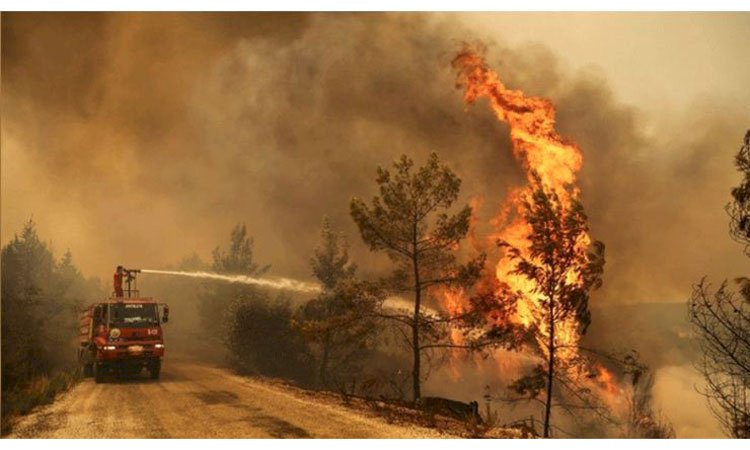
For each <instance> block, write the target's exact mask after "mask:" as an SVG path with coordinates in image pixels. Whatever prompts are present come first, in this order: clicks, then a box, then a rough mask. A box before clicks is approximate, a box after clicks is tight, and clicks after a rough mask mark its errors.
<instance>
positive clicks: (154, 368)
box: [148, 359, 161, 380]
mask: <svg viewBox="0 0 750 450" xmlns="http://www.w3.org/2000/svg"><path fill="white" fill-rule="evenodd" d="M148 371H149V372H150V373H151V379H152V380H158V379H159V374H160V373H161V360H159V359H157V360H156V361H153V362H151V364H149V365H148Z"/></svg>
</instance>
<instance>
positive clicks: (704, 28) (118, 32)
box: [2, 13, 750, 303]
mask: <svg viewBox="0 0 750 450" xmlns="http://www.w3.org/2000/svg"><path fill="white" fill-rule="evenodd" d="M474 40H481V41H483V42H485V43H487V44H488V45H489V50H488V60H489V62H490V63H491V64H492V65H493V67H494V68H496V69H497V70H498V72H499V73H500V75H501V77H502V78H503V80H504V81H505V82H506V84H507V85H509V86H510V87H513V88H518V89H522V90H524V91H525V92H527V93H528V94H530V95H542V96H547V97H549V98H551V99H552V100H553V101H554V102H555V103H556V105H557V107H558V119H559V120H558V122H559V131H560V132H561V134H562V135H564V136H567V137H569V138H571V139H573V140H575V141H576V142H577V143H578V144H579V145H580V147H581V149H582V151H583V154H584V168H583V170H582V172H581V175H580V181H581V187H582V189H583V199H584V203H585V207H586V209H587V212H588V215H589V217H590V219H591V232H592V235H593V236H594V237H595V238H597V239H600V240H602V241H604V242H605V244H606V245H607V267H606V271H605V278H604V287H603V289H602V290H601V291H599V292H598V293H597V294H596V301H597V302H612V303H628V302H642V301H649V302H653V301H657V302H658V301H663V302H674V301H680V302H682V301H685V299H686V297H687V295H688V293H689V291H690V285H691V284H692V283H694V282H696V281H697V280H698V279H699V278H700V277H701V276H703V275H704V274H707V275H709V276H711V277H712V278H713V279H715V280H717V281H718V280H719V279H720V278H725V277H734V276H736V275H739V274H743V273H746V272H747V270H746V269H747V260H746V259H745V258H744V257H743V256H742V252H741V248H740V247H739V246H738V245H737V244H735V243H733V242H732V241H731V240H730V239H729V237H728V234H727V217H726V214H725V213H724V211H723V208H724V205H725V204H726V202H727V201H728V199H729V195H728V193H729V190H730V189H731V187H732V186H733V185H735V184H737V182H738V180H739V176H738V174H737V173H736V172H735V171H734V168H733V165H732V157H733V155H734V154H735V153H736V152H737V150H738V149H739V146H740V143H741V140H742V137H743V136H744V132H745V130H746V129H747V128H750V109H748V105H749V104H750V86H748V81H747V80H750V59H749V58H747V48H746V45H744V43H746V42H750V15H749V14H668V15H661V14H542V13H529V14H521V13H502V14H462V15H450V14H355V15H349V14H3V15H2V92H3V95H2V112H3V115H2V242H3V243H6V242H7V241H8V240H10V239H12V237H13V235H14V233H15V232H17V231H18V230H19V229H20V228H21V227H22V224H23V222H24V221H26V220H28V218H29V217H33V218H34V220H35V221H36V222H37V224H38V228H39V230H40V233H41V235H42V236H43V237H45V238H47V239H50V240H51V241H52V243H53V246H54V249H55V250H56V251H57V253H58V254H60V253H61V252H62V251H64V250H65V249H66V248H70V249H71V251H72V252H73V256H74V259H75V260H76V262H77V263H78V264H79V265H80V266H81V267H82V269H83V270H84V272H85V273H86V274H87V275H95V276H100V277H102V278H105V277H108V276H109V274H110V273H111V271H112V269H113V268H114V266H115V265H117V264H120V263H122V264H124V265H126V266H132V267H135V266H140V267H148V268H162V267H165V266H167V265H170V264H174V263H176V262H177V261H178V260H180V259H181V258H182V257H183V256H186V255H188V254H190V253H192V252H193V251H197V252H198V254H199V255H201V257H203V258H204V259H206V260H208V259H209V258H210V252H211V250H212V249H213V248H214V247H215V246H216V245H217V244H220V243H223V242H225V241H226V240H227V239H228V235H229V231H230V230H231V228H232V226H233V225H234V224H236V223H238V222H245V223H246V224H247V227H248V230H249V232H250V233H251V234H252V235H253V236H254V238H255V244H256V256H257V259H258V261H259V262H260V263H263V264H265V263H268V264H271V265H272V270H271V273H272V274H275V275H279V276H290V277H301V278H308V279H309V278H310V274H309V272H310V271H309V268H308V260H309V257H310V254H311V252H312V248H313V247H314V246H315V243H316V240H317V238H318V230H319V227H320V224H321V222H322V219H323V216H324V215H328V216H330V218H331V219H332V222H333V224H334V226H336V227H338V228H340V229H342V230H343V231H344V232H345V233H346V234H347V235H348V236H349V241H350V242H351V243H352V246H353V256H354V257H355V258H356V259H357V260H358V263H359V266H360V267H362V270H363V271H365V272H368V273H376V272H377V270H378V268H379V267H382V264H383V261H382V259H377V260H376V259H373V258H372V257H371V254H370V253H369V252H368V250H367V249H366V248H365V246H364V245H363V244H362V243H361V240H360V239H359V236H358V235H357V230H356V227H355V226H354V224H353V222H352V221H351V219H350V218H349V216H348V202H349V199H350V198H351V197H352V196H353V195H358V196H362V197H366V198H369V197H370V196H371V195H373V194H374V193H375V183H374V178H375V168H376V167H377V165H379V164H389V163H390V162H391V161H392V160H393V159H394V158H396V157H397V156H398V155H400V154H402V153H406V154H408V155H411V156H413V157H414V158H415V159H416V160H417V161H420V162H421V161H423V160H424V158H425V157H426V155H427V154H428V153H429V152H431V151H435V152H437V153H438V154H439V155H440V156H441V158H443V159H444V160H446V161H447V162H448V163H449V164H450V165H451V166H452V167H453V168H454V169H455V170H456V172H457V173H458V174H459V176H460V177H461V178H462V179H463V181H464V183H463V192H462V201H464V202H465V201H468V199H469V198H470V197H473V196H482V197H483V198H484V203H483V209H482V210H481V211H480V216H481V217H482V218H483V221H482V223H485V224H486V223H487V220H488V219H489V218H490V217H492V216H494V215H495V213H496V212H497V211H498V202H499V201H500V200H501V199H502V198H503V195H504V193H505V192H506V190H507V189H508V187H510V186H513V185H515V184H517V183H520V182H522V180H523V175H522V172H521V171H520V170H519V168H518V166H517V164H516V162H515V161H514V160H513V158H512V156H511V153H510V148H509V145H510V144H509V139H508V129H507V127H506V126H505V125H504V124H500V123H498V122H497V121H496V120H495V119H494V117H493V116H492V115H491V113H490V112H489V110H488V108H487V107H486V104H483V103H481V104H478V105H475V106H473V107H471V108H468V109H467V108H466V106H465V105H464V104H463V102H462V95H461V92H460V91H458V90H456V89H455V86H454V81H455V74H454V73H453V71H452V69H451V66H450V61H451V59H452V57H453V55H454V54H455V52H456V51H457V50H458V49H459V48H460V44H461V42H463V41H474ZM482 230H484V231H488V227H487V226H485V227H484V228H482V227H481V226H480V231H482Z"/></svg>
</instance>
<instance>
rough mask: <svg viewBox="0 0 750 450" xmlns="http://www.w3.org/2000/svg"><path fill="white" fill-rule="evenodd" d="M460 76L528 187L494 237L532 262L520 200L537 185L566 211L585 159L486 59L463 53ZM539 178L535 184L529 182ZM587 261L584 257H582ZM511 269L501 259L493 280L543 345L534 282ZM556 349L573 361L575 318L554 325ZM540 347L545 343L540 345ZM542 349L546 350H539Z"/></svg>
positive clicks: (549, 110)
mask: <svg viewBox="0 0 750 450" xmlns="http://www.w3.org/2000/svg"><path fill="white" fill-rule="evenodd" d="M453 65H454V67H455V68H456V69H458V71H459V79H458V84H459V86H461V87H463V88H464V100H465V101H466V103H468V104H472V103H474V102H476V101H477V100H478V99H479V98H486V99H488V100H489V103H490V107H491V108H492V111H493V112H494V113H495V116H497V118H498V119H499V120H501V121H503V122H505V123H507V124H508V125H509V127H510V139H511V144H512V148H513V155H514V156H515V157H516V159H517V160H518V161H519V163H520V164H521V166H522V167H523V169H524V170H525V171H526V175H527V180H528V184H527V185H526V186H523V187H520V188H518V189H515V190H513V191H512V192H511V193H510V194H509V195H508V197H507V199H506V203H505V207H504V208H503V211H502V212H501V214H500V215H499V216H498V217H497V218H495V220H494V221H493V223H494V225H495V226H496V227H498V228H499V229H498V231H497V233H496V234H495V235H494V236H493V237H496V238H499V239H502V240H504V241H506V242H508V243H509V244H511V245H513V246H514V247H516V248H519V249H521V251H522V253H525V254H524V255H523V256H524V257H526V258H529V259H531V257H530V254H529V250H528V249H529V246H530V242H529V240H528V236H529V234H530V232H531V227H530V225H529V224H528V223H527V222H526V220H525V219H524V217H523V214H521V213H522V207H523V203H522V201H521V200H522V199H524V198H530V194H531V192H532V190H533V189H534V188H535V187H536V184H537V183H539V182H541V183H542V185H543V187H544V188H545V189H548V190H551V191H553V192H554V193H555V194H557V196H558V197H559V198H560V201H561V203H562V205H563V206H566V205H569V204H570V201H571V197H572V196H574V195H577V194H578V189H577V187H576V175H577V173H578V171H579V170H580V168H581V164H582V162H583V157H582V155H581V151H580V150H579V148H578V147H577V146H576V144H575V143H573V142H571V141H569V140H566V139H564V138H562V137H561V136H560V135H559V134H558V133H557V131H556V130H555V106H554V105H553V104H552V102H550V101H549V100H547V99H545V98H541V97H528V96H526V94H524V93H523V92H522V91H518V90H513V89H508V88H507V87H506V86H505V85H504V84H503V83H502V81H500V78H499V76H498V74H497V73H496V72H495V71H494V70H492V69H490V68H489V67H488V65H487V64H486V62H485V60H484V58H483V57H482V56H481V55H480V54H478V53H477V52H475V51H474V50H473V49H471V48H469V47H466V48H465V49H464V50H463V51H461V52H460V53H459V54H458V55H457V56H456V58H455V59H454V61H453ZM534 173H535V174H537V176H538V179H537V178H535V177H534V176H533V174H534ZM578 242H579V245H580V247H581V248H582V249H585V248H587V247H588V245H589V244H590V242H591V240H590V238H589V236H588V235H587V234H586V233H582V235H581V236H579V237H578ZM581 254H582V255H585V252H581ZM583 259H584V260H583V261H576V262H574V264H572V265H571V267H569V268H566V270H567V271H568V273H567V280H568V282H570V283H573V284H575V283H582V282H583V280H582V270H581V268H582V265H583V264H585V263H586V262H587V261H586V260H585V256H584V258H583ZM514 267H515V264H514V262H513V261H511V260H510V259H509V258H506V257H502V258H500V260H499V261H498V263H497V266H496V270H495V272H496V273H495V276H496V277H497V279H498V281H500V282H502V283H505V284H507V285H508V286H509V287H510V289H511V291H512V292H515V293H518V294H519V300H520V301H519V303H518V305H517V308H518V310H517V313H516V320H518V321H519V322H520V323H521V324H523V325H525V326H531V325H534V326H536V327H537V328H538V329H539V330H540V333H538V337H539V339H540V340H542V339H544V340H545V342H546V339H547V336H548V330H547V328H548V325H547V323H546V322H545V321H541V320H539V318H540V317H542V316H543V314H538V313H539V312H541V311H540V308H541V305H540V294H539V293H538V291H539V290H538V289H537V286H536V285H535V283H534V281H532V280H529V279H528V278H526V277H524V276H523V275H520V274H514V273H512V271H513V269H514ZM555 327H556V330H555V339H556V341H557V342H556V345H558V346H559V347H560V348H561V353H560V357H561V358H563V359H569V358H572V357H574V356H575V347H576V346H577V343H578V338H579V334H578V331H577V330H578V323H577V318H575V317H570V318H568V319H567V320H566V321H564V322H562V323H556V324H555ZM540 343H542V344H543V342H540ZM541 347H542V348H546V347H545V346H544V345H541Z"/></svg>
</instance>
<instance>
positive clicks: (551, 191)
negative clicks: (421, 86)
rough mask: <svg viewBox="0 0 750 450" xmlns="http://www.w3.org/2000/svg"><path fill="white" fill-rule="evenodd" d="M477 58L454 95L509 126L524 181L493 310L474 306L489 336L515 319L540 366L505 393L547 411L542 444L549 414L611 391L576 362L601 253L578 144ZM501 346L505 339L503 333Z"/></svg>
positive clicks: (465, 65)
mask: <svg viewBox="0 0 750 450" xmlns="http://www.w3.org/2000/svg"><path fill="white" fill-rule="evenodd" d="M482 50H483V49H482V48H477V47H476V46H473V47H472V46H468V45H467V46H465V47H464V49H463V50H462V51H461V52H459V53H458V55H457V56H456V57H455V58H454V60H453V67H454V68H455V69H456V70H457V72H458V79H457V87H460V88H463V89H464V100H465V101H466V102H467V103H469V104H472V103H474V102H476V101H477V100H478V99H480V98H486V99H487V100H488V101H489V105H490V107H491V109H492V111H493V112H494V114H495V116H496V117H497V118H498V119H499V120H500V121H502V122H505V123H507V124H508V125H509V127H510V139H511V144H512V149H513V154H514V156H515V157H516V159H517V160H518V161H519V162H520V163H521V165H522V167H523V168H524V170H525V172H526V179H527V185H526V186H523V187H520V188H517V189H515V190H513V191H511V192H510V194H509V195H508V198H507V202H506V205H505V208H504V209H503V212H502V213H501V215H500V217H498V218H497V219H496V220H495V223H499V224H501V225H500V226H499V229H498V230H497V232H496V234H495V236H497V237H498V239H497V243H498V245H499V246H500V248H501V249H502V250H503V255H502V257H501V258H500V260H499V261H498V263H497V266H496V270H495V273H494V274H492V276H493V277H494V278H495V280H492V281H493V283H494V284H495V285H496V286H497V287H496V289H495V291H494V293H493V296H492V297H493V298H494V308H493V305H492V300H491V301H490V302H489V304H488V301H487V298H486V296H484V297H482V298H480V303H481V305H480V306H481V308H482V309H485V310H488V311H489V312H488V313H487V314H486V318H487V320H486V322H487V324H489V328H490V332H489V333H488V334H487V335H492V333H493V332H492V330H495V329H507V328H508V324H507V323H504V320H505V317H507V312H508V311H514V313H513V314H512V315H511V316H510V320H511V321H512V322H514V324H515V325H517V326H519V327H520V328H522V329H523V330H525V332H524V333H515V334H516V335H518V336H521V337H523V338H526V340H527V345H526V347H527V348H529V349H530V350H531V351H532V352H534V353H536V355H537V356H539V357H540V360H541V362H540V363H539V364H538V365H537V366H535V367H534V368H533V370H532V372H531V373H530V374H528V375H526V376H524V377H522V378H520V379H519V380H517V381H516V382H514V383H513V384H512V386H511V388H512V389H513V390H514V391H515V392H516V393H518V394H522V395H523V396H524V397H526V398H531V399H534V400H537V401H540V402H541V403H542V404H543V405H544V421H543V422H544V436H545V437H548V436H550V425H551V414H552V409H553V406H560V407H563V408H565V409H567V410H568V411H572V410H573V409H579V408H582V407H586V408H590V409H593V410H595V411H598V412H602V411H603V410H604V409H605V408H604V407H603V405H601V403H600V402H599V401H598V400H597V398H596V396H595V395H594V392H595V389H593V388H594V387H597V385H598V387H602V388H605V389H606V388H608V387H610V380H609V379H610V378H611V375H610V374H609V373H608V372H606V371H605V369H604V367H602V366H601V365H599V364H596V363H594V362H593V361H590V360H589V359H588V358H585V357H584V356H582V355H581V353H580V347H579V340H580V337H581V336H582V335H583V334H584V333H585V332H586V328H587V327H588V324H589V323H590V320H591V318H590V314H589V309H588V301H589V293H590V291H591V290H593V289H596V288H597V287H599V285H600V284H601V276H602V272H603V267H604V245H603V244H602V243H601V242H592V240H591V238H590V237H589V233H588V231H589V230H588V223H587V218H586V215H585V213H584V210H583V206H582V204H581V201H580V193H579V189H578V188H577V186H576V176H577V173H578V171H579V170H580V168H581V165H582V162H583V157H582V155H581V152H580V150H579V148H578V147H577V146H576V144H575V143H573V142H571V141H570V140H568V139H565V138H563V137H561V136H560V135H559V134H558V133H557V131H556V130H555V107H554V105H553V104H552V103H551V102H550V101H549V100H547V99H545V98H541V97H529V96H526V95H525V94H524V93H523V92H521V91H518V90H512V89H509V88H507V87H506V86H505V85H504V84H503V83H502V82H501V81H500V78H499V76H498V74H497V73H496V72H495V71H494V70H492V69H491V68H490V67H489V66H488V65H487V63H486V61H485V59H484V57H483V56H482ZM493 283H488V284H489V285H492V284H493ZM475 303H476V301H475ZM508 304H512V305H513V306H512V307H509V306H508ZM488 306H489V308H488ZM493 311H497V312H498V313H497V314H493ZM498 318H500V319H501V320H498ZM500 336H501V337H502V338H503V339H507V333H500ZM592 380H593V381H592ZM558 387H559V389H558ZM558 391H565V392H564V393H565V394H566V395H565V397H566V398H565V399H562V401H559V402H557V403H554V404H553V399H554V397H555V396H557V395H558V394H560V395H559V396H560V397H562V396H563V395H562V394H563V392H558ZM572 400H575V401H576V403H577V404H572V403H571V401H572Z"/></svg>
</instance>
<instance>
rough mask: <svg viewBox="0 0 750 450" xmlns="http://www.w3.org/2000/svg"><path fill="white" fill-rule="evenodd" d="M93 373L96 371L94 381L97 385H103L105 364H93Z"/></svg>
mask: <svg viewBox="0 0 750 450" xmlns="http://www.w3.org/2000/svg"><path fill="white" fill-rule="evenodd" d="M93 366H94V367H93V369H94V370H93V371H94V381H96V382H97V383H103V382H104V364H102V363H94V364H93Z"/></svg>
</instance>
